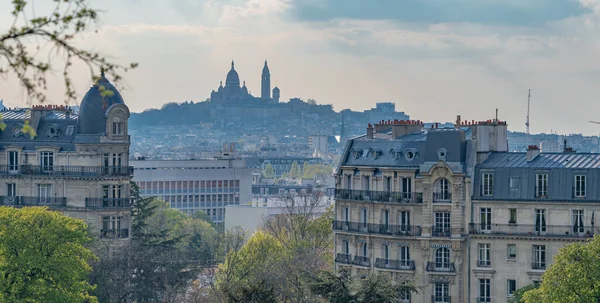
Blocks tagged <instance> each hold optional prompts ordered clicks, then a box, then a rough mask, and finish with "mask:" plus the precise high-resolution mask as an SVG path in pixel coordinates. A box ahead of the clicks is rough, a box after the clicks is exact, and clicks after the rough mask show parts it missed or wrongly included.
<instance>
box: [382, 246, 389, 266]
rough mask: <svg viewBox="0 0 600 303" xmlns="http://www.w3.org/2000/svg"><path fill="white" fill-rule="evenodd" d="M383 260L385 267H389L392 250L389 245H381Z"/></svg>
mask: <svg viewBox="0 0 600 303" xmlns="http://www.w3.org/2000/svg"><path fill="white" fill-rule="evenodd" d="M381 258H382V259H384V260H385V265H388V263H389V258H390V250H389V247H388V246H387V244H383V245H381Z"/></svg>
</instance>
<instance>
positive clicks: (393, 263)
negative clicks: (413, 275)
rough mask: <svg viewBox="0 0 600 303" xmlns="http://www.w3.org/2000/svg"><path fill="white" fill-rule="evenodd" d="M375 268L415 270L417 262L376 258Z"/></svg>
mask: <svg viewBox="0 0 600 303" xmlns="http://www.w3.org/2000/svg"><path fill="white" fill-rule="evenodd" d="M375 267H377V268H386V269H397V270H415V261H413V260H392V259H383V258H376V259H375Z"/></svg>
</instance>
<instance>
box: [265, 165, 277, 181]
mask: <svg viewBox="0 0 600 303" xmlns="http://www.w3.org/2000/svg"><path fill="white" fill-rule="evenodd" d="M263 177H265V178H268V179H273V178H275V171H274V170H273V165H271V163H269V164H267V166H266V167H265V170H264V171H263Z"/></svg>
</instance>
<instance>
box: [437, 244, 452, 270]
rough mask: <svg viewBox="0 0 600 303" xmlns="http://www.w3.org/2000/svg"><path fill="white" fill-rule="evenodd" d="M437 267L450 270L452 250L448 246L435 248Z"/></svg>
mask: <svg viewBox="0 0 600 303" xmlns="http://www.w3.org/2000/svg"><path fill="white" fill-rule="evenodd" d="M435 269H436V270H440V271H442V270H450V250H449V249H448V248H447V247H440V248H438V249H436V250H435Z"/></svg>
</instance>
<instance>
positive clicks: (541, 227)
mask: <svg viewBox="0 0 600 303" xmlns="http://www.w3.org/2000/svg"><path fill="white" fill-rule="evenodd" d="M534 211H535V226H534V227H535V231H536V232H538V233H539V232H546V210H545V209H535V210H534Z"/></svg>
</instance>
